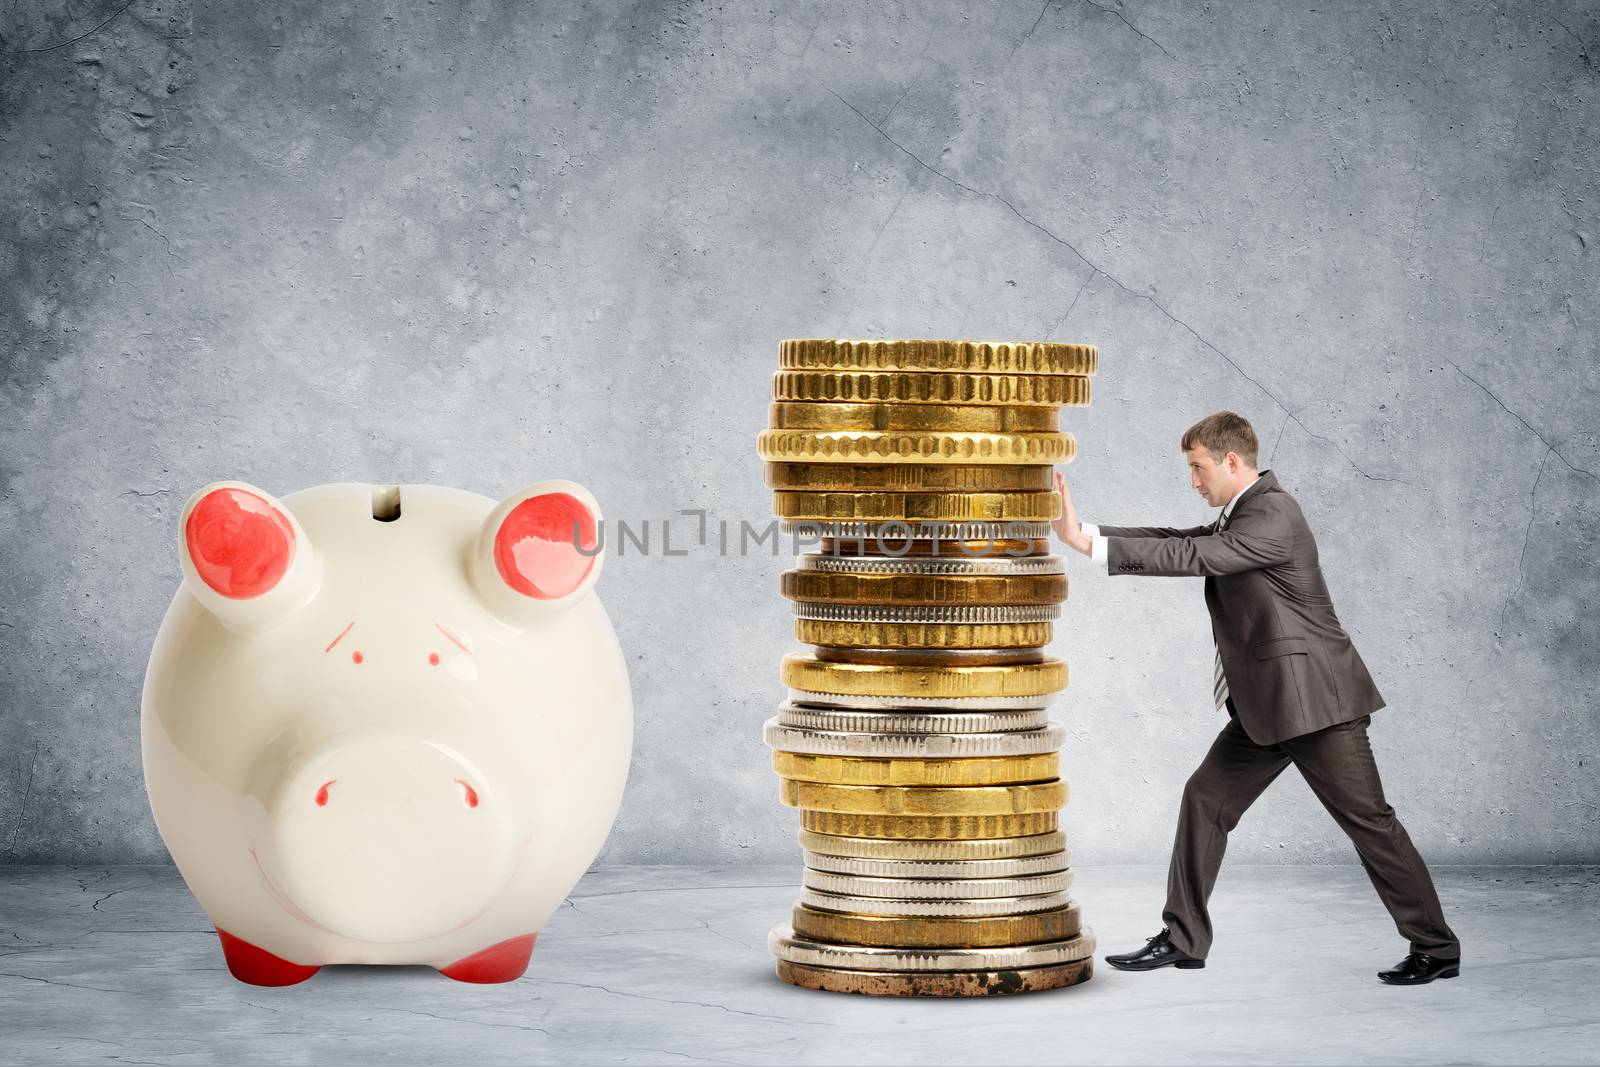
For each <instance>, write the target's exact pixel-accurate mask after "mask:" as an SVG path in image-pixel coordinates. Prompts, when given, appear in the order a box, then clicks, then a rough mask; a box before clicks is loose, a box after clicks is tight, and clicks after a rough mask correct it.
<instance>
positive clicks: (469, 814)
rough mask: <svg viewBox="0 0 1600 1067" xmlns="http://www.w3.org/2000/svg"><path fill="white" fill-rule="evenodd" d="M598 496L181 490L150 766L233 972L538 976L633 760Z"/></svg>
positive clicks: (154, 692)
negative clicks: (551, 922)
mask: <svg viewBox="0 0 1600 1067" xmlns="http://www.w3.org/2000/svg"><path fill="white" fill-rule="evenodd" d="M600 524H601V518H600V509H599V506H598V505H597V504H596V502H595V500H594V498H593V497H592V496H591V495H590V494H589V492H588V491H587V490H586V489H584V488H583V487H582V486H580V485H577V484H575V483H573V482H567V481H545V482H539V483H537V484H535V485H531V486H529V487H528V488H526V489H523V490H522V491H520V492H517V493H513V494H512V495H511V496H509V497H507V498H506V499H504V500H502V501H500V502H499V503H496V502H495V501H493V500H491V499H489V498H488V497H484V496H479V495H478V494H476V493H470V492H466V491H463V490H460V489H448V488H444V487H441V486H433V485H402V486H393V485H385V486H374V485H364V484H356V483H341V484H335V485H320V486H317V487H315V488H312V489H305V490H302V491H300V492H297V493H291V494H289V495H288V496H285V497H282V498H281V499H280V498H275V497H273V496H271V495H269V494H268V493H266V492H264V491H262V490H261V489H258V488H256V487H254V486H251V485H248V484H245V483H243V482H234V481H223V482H215V483H213V484H211V485H208V486H206V487H205V488H203V489H201V490H199V491H198V492H196V493H195V494H194V495H193V496H192V497H190V498H189V500H188V502H187V503H186V504H185V505H184V509H183V515H182V519H181V523H180V529H179V540H180V556H181V560H182V567H183V584H182V585H181V587H180V588H179V589H178V593H177V595H176V596H175V597H174V598H173V601H172V604H171V606H170V607H168V609H167V613H166V617H165V618H164V619H163V620H162V623H161V629H160V631H159V632H158V633H157V635H156V640H155V647H154V649H153V650H152V652H151V654H150V664H149V668H148V670H147V671H146V674H145V681H144V695H143V708H142V713H141V734H142V744H143V754H144V773H145V785H146V788H147V790H148V792H149V796H150V806H151V810H152V811H153V813H154V815H155V821H156V825H157V827H158V828H159V829H160V832H161V836H162V839H163V840H164V841H165V842H166V845H167V848H168V849H169V850H170V851H171V853H172V857H173V859H174V860H175V861H176V863H177V865H178V869H179V871H180V872H181V873H182V874H183V877H184V879H185V880H186V881H187V882H188V884H189V888H190V889H191V890H192V891H193V893H194V895H195V898H196V899H197V900H198V901H199V903H200V906H201V907H202V908H204V909H205V911H206V914H207V916H208V917H209V919H210V921H211V923H212V925H213V926H215V928H216V930H217V935H218V937H219V938H220V940H221V942H222V952H223V956H224V958H225V959H226V961H227V964H228V969H229V970H230V971H231V972H232V973H233V976H234V977H235V978H238V979H239V980H241V981H244V982H249V983H252V984H255V985H289V984H292V983H294V982H299V981H303V980H305V979H306V978H309V977H310V976H311V975H313V974H314V973H316V971H317V969H318V967H319V966H321V965H322V964H327V963H366V964H418V963H421V964H426V965H428V966H431V967H434V968H437V969H438V970H440V971H442V972H443V973H444V974H446V975H448V976H450V977H451V978H455V979H458V980H460V981H463V982H505V981H510V980H512V979H515V978H517V977H519V976H520V975H522V973H523V972H524V971H525V970H526V969H527V966H528V962H529V958H530V956H531V954H532V952H533V944H534V939H535V938H536V937H537V936H538V932H539V929H540V927H541V926H542V924H543V923H544V922H545V920H546V919H547V918H549V916H550V914H551V913H552V912H553V911H554V910H555V909H556V907H557V906H558V905H559V904H560V903H561V901H562V899H563V898H564V897H565V896H566V894H567V893H568V892H569V891H570V890H571V889H572V887H573V885H575V884H576V883H577V881H578V879H579V877H581V876H582V874H583V872H584V871H585V869H586V868H587V867H588V865H589V863H590V862H591V861H592V860H593V859H594V857H595V855H596V853H598V852H599V850H600V846H601V845H602V843H603V842H604V840H605V837H606V834H607V833H608V832H609V830H610V827H611V824H612V821H613V819H615V817H616V813H617V808H618V806H619V805H620V803H621V800H622V790H623V786H624V784H625V782H626V779H627V774H628V762H629V757H630V753H631V748H632V740H633V700H632V695H631V693H630V691H629V686H628V675H627V666H626V663H625V661H624V659H623V655H622V651H621V649H620V648H619V646H618V644H617V638H616V634H615V633H614V632H613V631H612V629H611V623H610V620H609V619H608V618H607V617H606V612H605V608H604V607H603V606H602V605H601V603H600V599H599V597H598V596H596V594H595V592H594V585H595V580H596V579H597V578H598V577H599V576H600V569H601V564H602V563H603V562H604V537H603V535H602V536H598V537H597V531H600V530H601V525H600Z"/></svg>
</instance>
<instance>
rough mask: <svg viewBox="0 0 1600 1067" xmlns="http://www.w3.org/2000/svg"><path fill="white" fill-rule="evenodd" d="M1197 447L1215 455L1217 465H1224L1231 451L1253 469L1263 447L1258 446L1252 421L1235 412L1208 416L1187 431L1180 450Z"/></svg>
mask: <svg viewBox="0 0 1600 1067" xmlns="http://www.w3.org/2000/svg"><path fill="white" fill-rule="evenodd" d="M1196 445H1199V446H1201V447H1203V448H1204V449H1205V450H1206V451H1207V452H1210V453H1211V461H1212V462H1213V463H1221V462H1222V461H1223V459H1224V458H1225V457H1226V456H1227V454H1228V453H1229V452H1233V453H1236V454H1237V455H1238V456H1239V458H1240V459H1241V460H1243V461H1244V462H1245V464H1246V465H1247V466H1249V467H1250V468H1251V469H1252V470H1254V469H1255V465H1256V452H1257V450H1258V449H1259V447H1260V446H1259V445H1258V444H1257V443H1256V431H1255V430H1254V429H1253V428H1252V427H1251V426H1250V420H1249V419H1247V418H1245V417H1244V416H1243V415H1238V414H1235V413H1234V412H1232V411H1219V412H1217V413H1216V414H1215V415H1207V416H1206V417H1205V418H1203V419H1201V420H1200V421H1199V422H1197V423H1195V424H1194V425H1193V426H1191V427H1189V428H1188V429H1187V430H1185V431H1183V441H1182V443H1181V444H1180V445H1179V447H1180V448H1182V450H1183V451H1185V452H1187V451H1189V449H1191V448H1194V447H1195V446H1196Z"/></svg>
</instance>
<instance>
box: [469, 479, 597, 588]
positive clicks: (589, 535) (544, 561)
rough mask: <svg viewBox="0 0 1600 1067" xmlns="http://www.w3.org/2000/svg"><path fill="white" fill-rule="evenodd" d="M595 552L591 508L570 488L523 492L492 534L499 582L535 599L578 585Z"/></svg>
mask: <svg viewBox="0 0 1600 1067" xmlns="http://www.w3.org/2000/svg"><path fill="white" fill-rule="evenodd" d="M579 545H582V546H583V549H584V552H587V553H589V555H584V554H583V552H579V551H578V546H579ZM595 551H596V550H595V519H594V513H593V512H591V511H590V510H589V508H588V506H587V505H585V504H584V502H583V501H581V500H579V499H578V498H577V497H575V496H573V495H572V494H571V493H560V492H556V493H541V494H540V495H538V496H531V497H529V498H528V499H526V500H524V501H523V502H522V503H520V504H518V505H517V506H516V507H514V508H512V509H511V510H510V511H509V512H507V513H506V517H505V519H504V520H502V521H501V523H500V529H499V530H497V531H495V535H494V565H495V569H496V570H497V571H499V572H500V579H501V581H503V582H505V583H506V584H507V585H509V586H510V587H511V588H512V589H514V590H516V591H517V592H519V593H521V594H522V595H523V596H528V597H533V598H534V599H535V600H557V599H560V598H561V597H564V596H566V595H567V594H568V593H570V592H572V591H573V590H574V589H576V588H578V586H580V585H582V584H583V580H584V579H585V578H587V577H588V576H589V572H590V571H591V570H592V569H594V563H595V560H596V559H597V558H598V557H597V555H596V554H595Z"/></svg>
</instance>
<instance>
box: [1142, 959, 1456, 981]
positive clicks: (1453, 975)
mask: <svg viewBox="0 0 1600 1067" xmlns="http://www.w3.org/2000/svg"><path fill="white" fill-rule="evenodd" d="M1112 966H1113V967H1114V966H1116V964H1112ZM1460 977H1461V968H1460V967H1452V968H1450V969H1449V970H1448V971H1440V972H1439V973H1438V974H1436V975H1434V976H1433V977H1432V978H1424V979H1422V980H1421V981H1408V982H1396V981H1395V980H1394V979H1393V978H1385V977H1384V976H1383V975H1381V974H1380V975H1378V981H1380V982H1382V983H1383V984H1384V985H1427V984H1428V983H1429V982H1432V981H1435V980H1437V979H1441V978H1460Z"/></svg>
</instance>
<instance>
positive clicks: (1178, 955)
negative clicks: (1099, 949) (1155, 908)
mask: <svg viewBox="0 0 1600 1067" xmlns="http://www.w3.org/2000/svg"><path fill="white" fill-rule="evenodd" d="M1106 962H1107V963H1109V964H1111V966H1113V967H1115V968H1116V969H1117V970H1119V971H1153V970H1155V969H1156V968H1157V967H1166V966H1169V965H1170V966H1173V967H1177V968H1179V969H1180V970H1185V971H1195V970H1199V969H1200V968H1201V967H1204V966H1205V965H1206V961H1205V960H1202V959H1196V958H1195V957H1193V956H1191V955H1189V954H1188V953H1187V952H1185V951H1183V950H1182V949H1181V948H1178V947H1177V946H1175V945H1174V944H1173V943H1172V932H1171V931H1170V930H1168V929H1167V928H1166V927H1164V926H1163V927H1162V928H1161V932H1160V933H1159V934H1157V935H1156V936H1154V937H1147V938H1145V939H1144V948H1141V949H1140V950H1139V951H1137V952H1126V953H1123V954H1122V955H1120V956H1107V957H1106Z"/></svg>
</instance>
